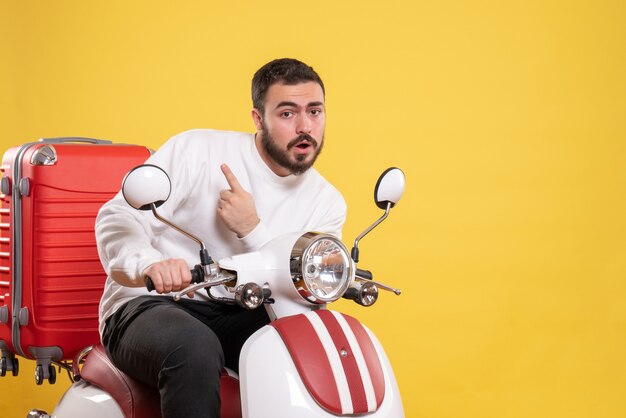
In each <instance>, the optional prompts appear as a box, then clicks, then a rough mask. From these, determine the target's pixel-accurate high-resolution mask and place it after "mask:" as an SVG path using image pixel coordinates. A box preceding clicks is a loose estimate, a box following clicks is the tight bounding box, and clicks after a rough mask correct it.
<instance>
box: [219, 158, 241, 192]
mask: <svg viewBox="0 0 626 418" xmlns="http://www.w3.org/2000/svg"><path fill="white" fill-rule="evenodd" d="M220 168H221V169H222V173H224V177H226V181H227V182H228V185H229V186H230V189H231V190H232V191H233V192H236V191H239V190H241V184H239V180H237V177H235V174H233V172H232V171H231V170H230V167H229V166H228V165H226V164H222V165H221V166H220Z"/></svg>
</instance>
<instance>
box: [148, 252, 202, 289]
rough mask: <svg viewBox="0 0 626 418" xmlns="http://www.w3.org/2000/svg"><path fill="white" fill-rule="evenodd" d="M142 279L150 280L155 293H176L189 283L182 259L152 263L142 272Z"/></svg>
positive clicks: (189, 276)
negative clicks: (147, 278) (148, 278)
mask: <svg viewBox="0 0 626 418" xmlns="http://www.w3.org/2000/svg"><path fill="white" fill-rule="evenodd" d="M144 277H150V279H152V283H153V284H154V288H155V290H156V291H157V293H169V292H177V291H179V290H182V289H184V288H185V287H187V286H189V284H190V283H191V272H190V271H189V266H188V265H187V262H186V261H185V260H182V259H174V258H170V259H168V260H163V261H159V262H157V263H154V264H152V265H150V267H148V268H147V269H146V270H145V271H144ZM189 297H193V294H190V295H189Z"/></svg>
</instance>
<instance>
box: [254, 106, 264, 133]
mask: <svg viewBox="0 0 626 418" xmlns="http://www.w3.org/2000/svg"><path fill="white" fill-rule="evenodd" d="M251 114H252V122H254V126H256V130H257V131H258V132H260V131H262V130H263V115H261V112H259V110H258V109H256V108H253V109H252V112H251Z"/></svg>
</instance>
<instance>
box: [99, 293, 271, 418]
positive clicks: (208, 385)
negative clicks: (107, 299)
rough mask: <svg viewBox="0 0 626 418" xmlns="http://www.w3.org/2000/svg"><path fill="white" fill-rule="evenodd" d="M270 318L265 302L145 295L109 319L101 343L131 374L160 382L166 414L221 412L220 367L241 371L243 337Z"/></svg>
mask: <svg viewBox="0 0 626 418" xmlns="http://www.w3.org/2000/svg"><path fill="white" fill-rule="evenodd" d="M267 323H269V319H268V316H267V313H266V312H265V309H264V308H263V307H261V308H259V309H256V310H254V311H248V310H245V309H242V308H240V307H238V306H233V305H223V304H219V303H214V302H205V301H202V302H201V301H194V300H188V299H182V300H180V301H179V302H174V301H173V300H172V299H171V298H169V297H164V296H141V297H137V298H135V299H133V300H132V301H130V302H128V303H127V304H125V305H124V306H123V307H122V308H120V309H119V310H117V311H116V312H115V313H114V314H113V315H112V316H110V317H109V318H108V319H107V321H106V327H105V329H104V334H103V338H102V343H103V345H104V347H105V349H106V352H107V354H108V355H109V357H110V358H111V361H113V364H115V366H117V367H118V368H119V369H120V370H122V371H123V372H124V373H126V374H127V375H129V376H130V377H132V378H134V379H136V380H139V381H141V382H143V383H146V384H148V385H150V386H153V387H155V388H158V390H159V393H160V395H161V413H162V415H163V418H172V417H185V418H193V417H215V418H219V416H220V391H219V378H220V371H221V369H222V368H223V366H224V365H226V366H227V367H229V368H231V369H233V370H235V371H238V369H239V367H238V366H239V353H240V352H241V347H242V346H243V343H244V342H245V341H246V340H247V339H248V337H249V336H250V335H252V334H253V333H254V332H255V331H256V330H257V329H259V328H260V327H262V326H263V325H265V324H267Z"/></svg>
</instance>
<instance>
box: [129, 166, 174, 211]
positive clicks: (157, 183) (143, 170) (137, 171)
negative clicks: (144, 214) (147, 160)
mask: <svg viewBox="0 0 626 418" xmlns="http://www.w3.org/2000/svg"><path fill="white" fill-rule="evenodd" d="M171 190H172V183H171V182H170V178H169V176H168V175H167V173H166V172H165V171H163V169H162V168H161V167H157V166H156V165H152V164H144V165H140V166H138V167H135V168H133V169H132V170H130V171H129V172H128V174H126V177H124V181H123V182H122V195H123V196H124V199H125V200H126V202H127V203H128V204H129V205H130V206H132V207H133V208H135V209H139V210H150V209H151V206H152V204H154V205H155V206H156V207H159V206H161V205H162V204H163V203H165V201H166V200H167V199H168V198H169V197H170V192H171Z"/></svg>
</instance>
